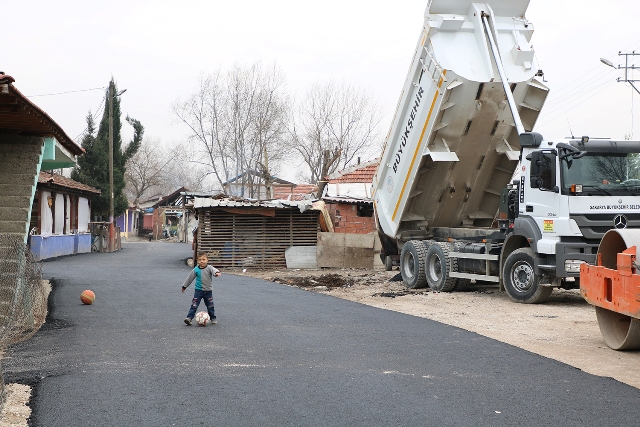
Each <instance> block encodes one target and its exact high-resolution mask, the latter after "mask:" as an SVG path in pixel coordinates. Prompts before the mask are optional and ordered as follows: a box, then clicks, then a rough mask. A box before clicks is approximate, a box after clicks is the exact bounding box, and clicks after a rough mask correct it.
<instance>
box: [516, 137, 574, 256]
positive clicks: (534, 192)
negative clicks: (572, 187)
mask: <svg viewBox="0 0 640 427" xmlns="http://www.w3.org/2000/svg"><path fill="white" fill-rule="evenodd" d="M527 158H528V159H529V160H531V163H530V165H531V166H530V170H529V188H527V191H526V196H527V197H526V198H525V203H524V212H523V214H524V215H528V216H531V217H533V218H534V219H535V221H536V223H537V224H538V227H539V229H540V232H541V233H542V239H543V240H544V239H545V238H549V237H552V236H553V237H555V236H557V233H558V226H559V222H560V223H561V222H562V219H561V218H562V217H564V216H566V215H567V212H565V210H566V209H563V207H562V206H561V195H560V187H559V182H558V180H559V176H560V175H559V173H558V156H557V154H556V151H555V150H548V151H545V150H540V151H534V152H532V153H531V154H530V157H529V156H527ZM521 209H522V207H521ZM538 251H539V252H543V253H555V248H546V249H545V248H541V247H539V248H538Z"/></svg>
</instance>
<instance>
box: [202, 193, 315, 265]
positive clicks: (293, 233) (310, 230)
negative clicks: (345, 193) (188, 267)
mask: <svg viewBox="0 0 640 427" xmlns="http://www.w3.org/2000/svg"><path fill="white" fill-rule="evenodd" d="M194 210H195V211H196V215H197V216H198V231H197V233H198V236H197V243H196V245H194V248H195V249H194V250H195V252H197V251H204V252H207V253H208V254H209V261H210V263H211V264H212V265H214V266H215V267H222V268H224V267H240V268H242V267H246V268H286V266H287V264H286V260H285V251H286V250H287V249H289V248H291V247H300V246H304V247H309V246H313V247H315V246H316V243H317V239H318V237H317V236H318V231H320V226H319V221H318V216H319V211H317V210H314V209H313V208H312V207H311V202H287V201H282V200H272V201H247V200H234V199H231V198H224V199H212V198H195V200H194Z"/></svg>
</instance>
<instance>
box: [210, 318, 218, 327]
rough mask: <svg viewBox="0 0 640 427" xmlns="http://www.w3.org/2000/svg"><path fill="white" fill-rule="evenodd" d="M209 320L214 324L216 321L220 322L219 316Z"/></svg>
mask: <svg viewBox="0 0 640 427" xmlns="http://www.w3.org/2000/svg"><path fill="white" fill-rule="evenodd" d="M209 322H211V324H212V325H215V324H216V323H218V318H217V317H214V318H213V319H211V320H209Z"/></svg>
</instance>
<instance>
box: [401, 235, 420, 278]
mask: <svg viewBox="0 0 640 427" xmlns="http://www.w3.org/2000/svg"><path fill="white" fill-rule="evenodd" d="M426 254H427V249H426V247H425V245H424V243H422V242H421V241H420V240H409V241H408V242H407V243H405V244H404V246H403V247H402V251H401V252H400V274H402V280H403V282H404V284H405V285H406V286H407V287H408V288H411V289H417V288H424V287H425V286H427V279H426V277H425V272H424V260H425V257H426Z"/></svg>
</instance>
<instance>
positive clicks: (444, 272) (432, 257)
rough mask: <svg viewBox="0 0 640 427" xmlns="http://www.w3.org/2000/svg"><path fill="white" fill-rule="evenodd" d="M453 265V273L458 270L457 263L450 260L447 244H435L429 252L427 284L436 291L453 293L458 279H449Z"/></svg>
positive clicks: (430, 247)
mask: <svg viewBox="0 0 640 427" xmlns="http://www.w3.org/2000/svg"><path fill="white" fill-rule="evenodd" d="M452 263H453V267H454V268H453V271H456V270H457V268H456V267H457V261H456V260H454V259H451V258H449V247H448V244H447V243H439V242H438V243H434V244H433V245H431V246H429V250H427V262H426V264H427V265H426V269H427V283H429V287H430V288H431V289H433V290H434V291H441V292H451V291H452V290H453V288H455V287H456V282H457V279H455V278H451V277H449V269H450V267H451V264H452Z"/></svg>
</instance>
